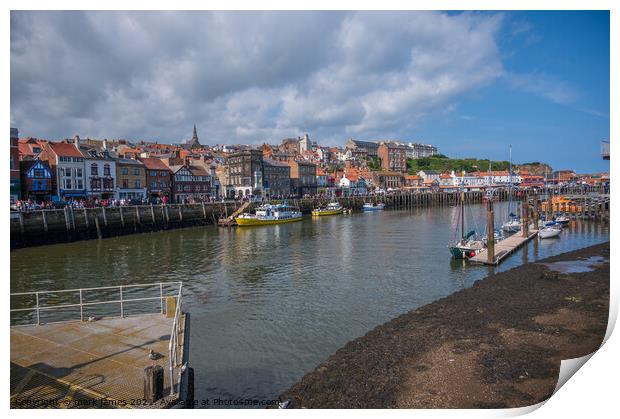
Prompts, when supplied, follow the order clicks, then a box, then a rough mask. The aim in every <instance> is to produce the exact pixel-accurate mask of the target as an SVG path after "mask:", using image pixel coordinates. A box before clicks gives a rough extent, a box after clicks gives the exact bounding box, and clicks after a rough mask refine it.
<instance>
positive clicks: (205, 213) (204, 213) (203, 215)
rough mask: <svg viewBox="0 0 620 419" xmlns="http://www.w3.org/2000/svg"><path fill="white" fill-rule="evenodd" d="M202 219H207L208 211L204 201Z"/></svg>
mask: <svg viewBox="0 0 620 419" xmlns="http://www.w3.org/2000/svg"><path fill="white" fill-rule="evenodd" d="M202 218H204V219H205V220H206V219H207V209H206V208H205V201H202Z"/></svg>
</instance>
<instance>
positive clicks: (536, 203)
mask: <svg viewBox="0 0 620 419" xmlns="http://www.w3.org/2000/svg"><path fill="white" fill-rule="evenodd" d="M534 229H536V230H538V195H535V196H534Z"/></svg>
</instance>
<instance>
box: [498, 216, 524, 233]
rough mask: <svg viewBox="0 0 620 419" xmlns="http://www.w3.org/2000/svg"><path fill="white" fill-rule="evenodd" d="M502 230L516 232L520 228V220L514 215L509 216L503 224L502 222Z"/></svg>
mask: <svg viewBox="0 0 620 419" xmlns="http://www.w3.org/2000/svg"><path fill="white" fill-rule="evenodd" d="M502 230H504V231H505V232H506V233H516V232H517V231H519V230H521V220H519V219H518V218H516V217H512V218H510V219H509V220H508V221H506V222H505V223H504V224H502Z"/></svg>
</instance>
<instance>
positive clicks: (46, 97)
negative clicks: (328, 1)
mask: <svg viewBox="0 0 620 419" xmlns="http://www.w3.org/2000/svg"><path fill="white" fill-rule="evenodd" d="M609 46H610V39H609V13H608V12H607V11H585V12H584V11H576V12H561V11H551V12H544V11H533V12H523V11H520V12H506V11H504V12H496V13H495V12H454V11H451V12H354V11H351V12H196V11H193V12H129V11H122V12H63V11H47V12H30V11H12V12H11V70H10V71H11V95H10V96H11V125H12V126H14V127H17V128H18V129H19V132H20V137H26V136H31V137H37V138H46V139H60V138H68V137H73V136H74V135H80V136H81V137H84V138H85V137H90V138H99V139H103V138H108V139H113V138H115V139H116V138H125V139H128V140H141V139H144V140H148V141H159V142H166V143H179V142H182V141H185V140H186V139H188V138H190V137H191V134H192V127H193V125H194V124H196V126H197V129H198V135H199V138H200V141H201V143H203V144H208V145H213V144H238V143H245V144H261V143H263V142H269V143H279V142H280V141H281V139H283V138H288V137H297V136H302V135H303V134H304V133H308V134H309V135H310V138H311V139H313V140H315V141H317V142H319V143H320V144H324V145H344V143H345V142H346V140H347V139H348V138H354V139H359V140H380V139H397V140H401V141H414V142H423V143H431V144H434V145H436V146H437V147H439V150H440V152H441V153H442V154H445V155H448V156H450V157H458V158H464V157H478V158H492V159H497V160H507V159H508V155H509V146H510V145H512V149H513V161H514V162H515V163H525V162H533V161H541V162H548V163H549V164H551V166H552V167H553V168H554V169H574V170H577V171H578V172H596V171H608V170H609V162H605V161H603V160H602V159H601V157H600V141H601V140H603V139H609V130H610V122H609V103H610V96H609V88H610V85H609V77H610V57H609V53H610V50H609Z"/></svg>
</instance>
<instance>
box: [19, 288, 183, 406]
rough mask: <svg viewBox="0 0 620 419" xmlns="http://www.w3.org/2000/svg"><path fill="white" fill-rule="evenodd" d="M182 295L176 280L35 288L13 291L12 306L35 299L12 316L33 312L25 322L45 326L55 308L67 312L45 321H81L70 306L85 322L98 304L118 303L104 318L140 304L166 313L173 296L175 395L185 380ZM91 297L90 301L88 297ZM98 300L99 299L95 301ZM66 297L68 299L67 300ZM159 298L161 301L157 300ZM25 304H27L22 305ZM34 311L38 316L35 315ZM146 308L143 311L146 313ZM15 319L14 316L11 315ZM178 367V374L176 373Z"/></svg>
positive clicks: (172, 378) (170, 348) (171, 361)
mask: <svg viewBox="0 0 620 419" xmlns="http://www.w3.org/2000/svg"><path fill="white" fill-rule="evenodd" d="M149 291H150V292H151V293H155V294H156V295H153V296H147V297H143V296H142V297H138V296H136V294H139V293H140V292H149ZM102 294H103V298H109V297H110V296H115V297H113V298H112V299H96V298H95V297H99V298H101V296H102ZM182 295H183V283H182V282H181V281H175V282H156V283H150V284H133V285H119V286H110V287H95V288H75V289H67V290H55V291H35V292H16V293H11V294H10V296H11V307H13V304H14V303H15V300H18V299H27V300H28V299H29V300H30V301H31V302H33V303H34V304H33V305H28V306H27V307H19V308H11V309H10V312H11V316H13V315H14V314H22V313H31V315H30V317H29V318H28V317H27V319H26V320H27V321H26V322H25V323H21V324H25V325H37V326H38V325H41V324H42V321H41V320H42V319H41V317H42V314H44V313H49V312H53V311H60V312H63V314H62V315H60V316H59V317H60V318H59V319H56V320H54V321H46V322H44V323H48V324H49V323H59V322H66V321H77V313H70V314H69V315H67V314H66V310H67V309H73V310H75V311H77V310H78V309H79V320H80V321H84V320H85V318H86V319H87V320H91V316H89V317H86V316H87V314H89V313H88V312H85V311H92V310H93V309H94V308H95V307H104V308H108V307H110V306H116V307H117V308H118V309H119V311H117V312H116V313H114V314H110V310H107V311H106V312H103V313H101V312H100V313H99V314H102V316H101V317H126V316H127V315H128V310H127V308H128V305H135V304H136V303H144V302H149V301H150V302H154V303H155V304H154V305H153V304H152V305H151V307H150V308H149V309H147V311H146V313H148V312H150V313H154V312H159V313H161V314H166V310H167V305H166V304H164V301H165V300H166V299H167V298H169V297H173V298H176V308H175V312H174V319H173V321H172V332H171V333H170V340H169V342H168V351H169V354H168V361H169V370H170V395H174V394H175V393H176V392H177V388H178V385H179V382H180V380H181V374H182V372H183V370H182V368H181V367H182V365H181V364H180V363H181V362H182V358H181V354H182V352H181V346H180V345H181V344H180V342H179V335H180V334H181V333H182V332H183V330H182V327H183V325H182V323H181V315H182V309H181V305H182ZM87 296H89V297H90V300H89V299H87V298H86V297H87ZM71 297H73V299H74V300H79V302H75V303H72V302H67V301H66V300H68V299H69V300H70V299H71ZM48 299H51V300H52V303H53V304H45V301H46V300H48ZM93 299H96V301H92V300H93ZM63 300H64V301H63ZM158 300H159V304H157V301H158ZM22 305H23V304H22ZM32 313H34V315H33V314H32ZM146 313H145V312H144V311H142V312H141V313H140V314H146ZM11 321H13V319H12V318H11ZM175 370H178V371H177V374H176V376H175Z"/></svg>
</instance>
